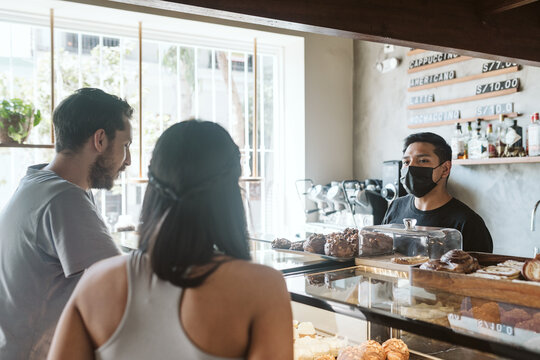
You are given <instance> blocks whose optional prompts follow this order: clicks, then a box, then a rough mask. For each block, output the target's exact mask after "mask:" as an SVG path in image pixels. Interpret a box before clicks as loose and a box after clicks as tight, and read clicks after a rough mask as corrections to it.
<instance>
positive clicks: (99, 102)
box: [53, 88, 133, 152]
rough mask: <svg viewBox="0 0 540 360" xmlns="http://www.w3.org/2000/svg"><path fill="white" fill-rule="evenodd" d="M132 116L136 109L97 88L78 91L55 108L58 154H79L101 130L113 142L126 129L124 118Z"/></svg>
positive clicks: (54, 118) (54, 119) (54, 120)
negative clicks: (69, 151) (67, 152)
mask: <svg viewBox="0 0 540 360" xmlns="http://www.w3.org/2000/svg"><path fill="white" fill-rule="evenodd" d="M132 114H133V108H132V107H131V106H129V104H128V103H127V102H126V101H125V100H122V99H120V98H119V97H118V96H115V95H111V94H107V93H106V92H104V91H103V90H100V89H95V88H82V89H79V90H76V91H75V92H74V93H73V94H71V95H70V96H68V97H67V98H65V99H64V100H62V102H61V103H60V104H59V105H58V106H57V107H56V108H55V109H54V113H53V124H54V133H55V139H56V146H55V147H56V152H61V151H63V150H71V151H73V152H77V151H78V150H79V149H80V148H81V147H82V146H83V145H84V143H86V141H88V138H90V137H91V136H92V135H93V134H94V133H95V132H96V131H97V130H99V129H103V130H105V134H106V135H107V138H108V139H109V140H114V137H115V136H116V131H117V130H124V116H126V117H128V118H131V116H132Z"/></svg>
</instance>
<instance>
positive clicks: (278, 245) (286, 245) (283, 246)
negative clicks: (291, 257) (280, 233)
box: [272, 238, 291, 249]
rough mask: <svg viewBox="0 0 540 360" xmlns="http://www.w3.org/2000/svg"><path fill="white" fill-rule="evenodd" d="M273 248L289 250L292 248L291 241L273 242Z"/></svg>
mask: <svg viewBox="0 0 540 360" xmlns="http://www.w3.org/2000/svg"><path fill="white" fill-rule="evenodd" d="M272 247H273V248H274V249H288V248H290V247H291V241H290V240H287V239H283V238H277V239H274V240H272Z"/></svg>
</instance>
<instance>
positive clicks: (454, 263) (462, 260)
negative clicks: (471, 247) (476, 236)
mask: <svg viewBox="0 0 540 360" xmlns="http://www.w3.org/2000/svg"><path fill="white" fill-rule="evenodd" d="M479 267H480V266H479V265H478V260H477V259H476V258H474V257H472V256H471V255H469V254H467V253H466V252H465V251H463V250H458V249H455V250H450V251H448V252H447V253H445V254H444V255H443V256H441V259H440V260H430V261H428V262H426V263H423V264H422V265H420V269H424V270H435V271H449V272H455V273H462V274H469V273H472V272H475V271H476V270H478V268H479Z"/></svg>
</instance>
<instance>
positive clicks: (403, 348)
mask: <svg viewBox="0 0 540 360" xmlns="http://www.w3.org/2000/svg"><path fill="white" fill-rule="evenodd" d="M382 347H383V350H384V355H385V357H386V360H408V359H409V348H408V347H407V344H405V343H404V342H403V340H401V339H395V338H392V339H388V340H386V341H385V342H384V343H383V344H382Z"/></svg>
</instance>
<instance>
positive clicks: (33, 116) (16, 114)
mask: <svg viewBox="0 0 540 360" xmlns="http://www.w3.org/2000/svg"><path fill="white" fill-rule="evenodd" d="M40 121H41V112H40V111H39V110H36V109H34V105H32V104H31V103H27V102H25V101H24V100H22V99H10V100H3V101H2V102H1V103H0V143H4V144H12V143H19V144H22V143H23V142H24V141H25V140H26V138H27V137H28V134H29V133H30V130H31V129H32V127H34V126H36V125H38V124H39V122H40Z"/></svg>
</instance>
